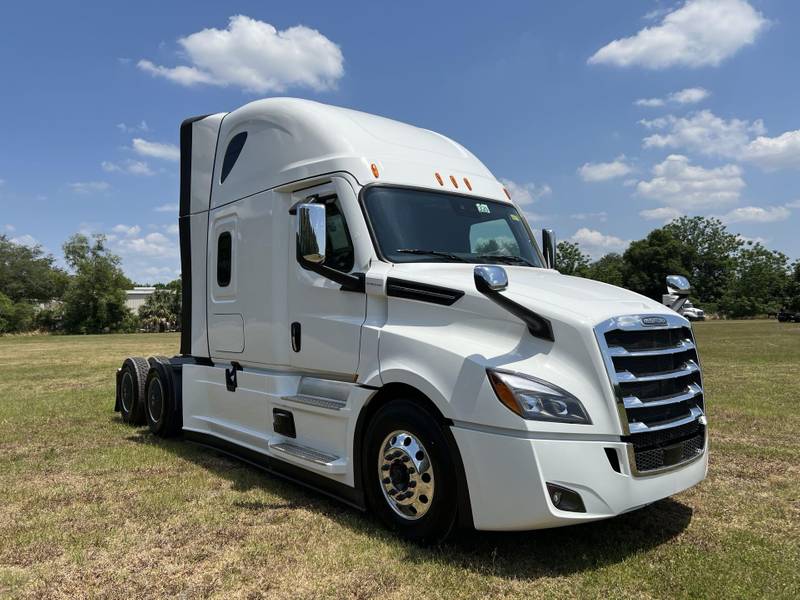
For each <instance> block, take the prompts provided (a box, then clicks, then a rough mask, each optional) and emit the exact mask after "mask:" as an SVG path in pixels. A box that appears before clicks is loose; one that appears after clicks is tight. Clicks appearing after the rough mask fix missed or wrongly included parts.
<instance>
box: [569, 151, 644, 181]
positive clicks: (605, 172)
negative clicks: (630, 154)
mask: <svg viewBox="0 0 800 600" xmlns="http://www.w3.org/2000/svg"><path fill="white" fill-rule="evenodd" d="M632 170H633V167H631V166H630V165H629V164H627V163H626V162H625V155H622V156H618V157H617V158H615V159H614V160H613V161H612V162H607V163H584V165H583V166H582V167H579V168H578V175H580V176H581V179H583V180H584V181H592V182H594V181H608V180H609V179H614V178H615V177H624V176H625V175H627V174H628V173H630V172H631V171H632Z"/></svg>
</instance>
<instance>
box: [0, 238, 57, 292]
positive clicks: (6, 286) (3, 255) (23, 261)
mask: <svg viewBox="0 0 800 600" xmlns="http://www.w3.org/2000/svg"><path fill="white" fill-rule="evenodd" d="M54 264H55V258H53V256H52V255H50V254H45V253H44V250H42V247H41V246H39V245H36V246H25V245H23V244H15V243H14V242H12V241H11V240H9V239H8V237H7V236H5V235H0V292H2V293H3V294H5V295H6V296H7V297H8V298H10V299H11V300H12V302H20V301H23V300H24V301H27V302H49V301H50V300H53V299H54V298H59V297H60V296H61V295H62V294H63V293H64V290H65V289H66V286H67V283H68V280H69V277H68V275H67V274H66V273H65V272H64V271H62V270H61V269H58V268H57V267H55V266H54Z"/></svg>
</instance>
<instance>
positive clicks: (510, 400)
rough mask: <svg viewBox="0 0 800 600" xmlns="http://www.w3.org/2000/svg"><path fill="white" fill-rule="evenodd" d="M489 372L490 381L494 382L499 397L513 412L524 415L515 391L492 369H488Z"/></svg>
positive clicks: (493, 386)
mask: <svg viewBox="0 0 800 600" xmlns="http://www.w3.org/2000/svg"><path fill="white" fill-rule="evenodd" d="M487 374H488V375H489V382H490V383H491V384H492V388H494V393H495V394H497V398H498V399H499V400H500V402H502V403H503V404H505V405H506V407H507V408H509V409H510V410H511V411H512V412H515V413H517V414H518V415H519V416H520V417H521V416H523V415H522V411H521V410H520V408H519V403H517V399H516V398H515V397H514V393H513V392H512V391H511V390H510V389H509V387H508V386H507V385H506V384H505V382H504V381H503V380H502V379H500V378H499V377H498V376H497V374H496V373H493V372H492V371H488V373H487Z"/></svg>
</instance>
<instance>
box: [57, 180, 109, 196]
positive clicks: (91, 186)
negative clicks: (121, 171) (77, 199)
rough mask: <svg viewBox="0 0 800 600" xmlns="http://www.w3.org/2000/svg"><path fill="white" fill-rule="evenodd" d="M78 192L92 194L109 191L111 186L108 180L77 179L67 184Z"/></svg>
mask: <svg viewBox="0 0 800 600" xmlns="http://www.w3.org/2000/svg"><path fill="white" fill-rule="evenodd" d="M67 185H68V186H69V188H70V189H71V190H72V191H73V192H75V193H76V194H91V193H94V192H105V191H108V190H109V189H110V188H111V186H110V185H109V184H108V182H106V181H75V182H73V183H68V184H67Z"/></svg>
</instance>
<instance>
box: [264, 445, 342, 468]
mask: <svg viewBox="0 0 800 600" xmlns="http://www.w3.org/2000/svg"><path fill="white" fill-rule="evenodd" d="M269 449H270V451H272V452H274V453H275V454H276V455H278V456H280V457H282V458H285V459H288V460H290V461H291V462H296V461H300V462H302V463H304V464H310V465H312V466H314V467H316V468H317V469H320V470H322V471H325V472H326V473H344V472H345V470H346V468H347V459H344V458H340V457H338V456H335V455H333V454H328V453H326V452H320V451H319V450H315V449H314V448H309V447H308V446H302V445H300V444H295V443H293V442H270V444H269Z"/></svg>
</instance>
